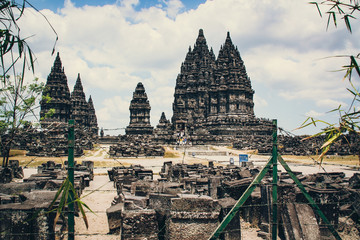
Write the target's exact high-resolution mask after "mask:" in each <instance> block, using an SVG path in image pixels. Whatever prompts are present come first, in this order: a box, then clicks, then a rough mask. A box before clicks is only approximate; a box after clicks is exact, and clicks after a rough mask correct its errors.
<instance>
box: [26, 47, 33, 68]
mask: <svg viewBox="0 0 360 240" xmlns="http://www.w3.org/2000/svg"><path fill="white" fill-rule="evenodd" d="M27 48H28V52H29V58H30V66H31V70H32V72H33V73H35V69H34V59H33V56H32V53H31V49H30V47H29V46H28V47H27Z"/></svg>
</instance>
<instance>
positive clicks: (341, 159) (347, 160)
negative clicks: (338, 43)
mask: <svg viewBox="0 0 360 240" xmlns="http://www.w3.org/2000/svg"><path fill="white" fill-rule="evenodd" d="M282 157H283V158H284V159H285V160H286V161H287V162H292V163H304V164H312V163H314V160H316V161H317V160H318V156H317V155H312V156H293V155H282ZM323 163H328V164H344V165H353V166H359V156H357V155H347V156H338V155H331V156H325V157H324V159H323Z"/></svg>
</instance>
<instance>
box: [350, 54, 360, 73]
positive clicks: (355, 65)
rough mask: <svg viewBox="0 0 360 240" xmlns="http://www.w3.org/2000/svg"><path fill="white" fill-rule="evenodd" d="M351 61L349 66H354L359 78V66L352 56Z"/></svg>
mask: <svg viewBox="0 0 360 240" xmlns="http://www.w3.org/2000/svg"><path fill="white" fill-rule="evenodd" d="M350 59H351V65H352V66H354V68H355V70H356V72H357V74H358V76H360V69H359V65H358V64H357V62H356V60H355V57H354V56H350Z"/></svg>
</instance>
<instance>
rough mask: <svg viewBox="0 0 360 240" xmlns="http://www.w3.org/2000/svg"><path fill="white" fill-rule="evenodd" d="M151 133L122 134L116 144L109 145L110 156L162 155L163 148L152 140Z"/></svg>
mask: <svg viewBox="0 0 360 240" xmlns="http://www.w3.org/2000/svg"><path fill="white" fill-rule="evenodd" d="M153 139H154V138H153V136H151V135H124V136H120V137H119V142H118V143H117V144H116V145H112V146H110V149H109V155H110V157H114V158H117V157H149V156H152V157H155V156H159V157H162V156H164V154H165V149H164V147H162V146H161V145H158V144H156V143H154V142H153Z"/></svg>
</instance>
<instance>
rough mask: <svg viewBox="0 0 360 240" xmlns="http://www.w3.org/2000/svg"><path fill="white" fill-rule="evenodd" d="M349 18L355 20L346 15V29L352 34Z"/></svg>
mask: <svg viewBox="0 0 360 240" xmlns="http://www.w3.org/2000/svg"><path fill="white" fill-rule="evenodd" d="M349 17H352V18H353V16H351V15H348V14H346V15H345V16H344V20H345V25H346V28H347V29H348V31H349V32H350V33H352V31H351V24H350V20H349Z"/></svg>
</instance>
